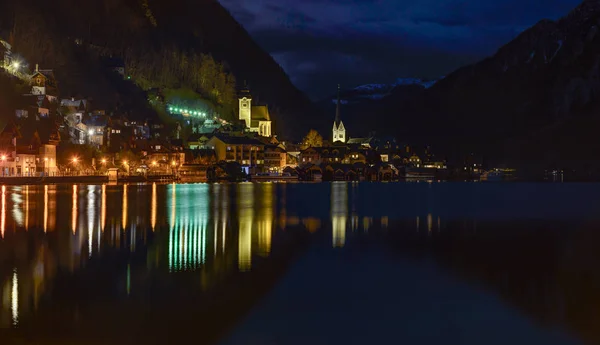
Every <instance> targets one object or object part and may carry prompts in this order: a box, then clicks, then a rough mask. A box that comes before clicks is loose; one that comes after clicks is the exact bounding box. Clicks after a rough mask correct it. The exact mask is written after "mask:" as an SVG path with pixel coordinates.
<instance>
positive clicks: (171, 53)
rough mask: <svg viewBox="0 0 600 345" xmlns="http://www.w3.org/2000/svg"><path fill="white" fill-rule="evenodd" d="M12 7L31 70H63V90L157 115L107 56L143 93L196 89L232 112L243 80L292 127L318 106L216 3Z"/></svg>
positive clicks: (13, 25) (131, 1)
mask: <svg viewBox="0 0 600 345" xmlns="http://www.w3.org/2000/svg"><path fill="white" fill-rule="evenodd" d="M6 7H7V9H6V11H4V10H3V12H2V13H0V32H5V33H6V35H7V36H9V37H8V39H9V41H10V43H11V44H13V48H14V50H15V51H17V52H19V53H20V54H22V55H23V57H24V59H25V60H27V61H28V62H29V64H30V66H29V67H30V69H33V64H35V63H39V64H40V66H44V68H54V70H55V73H56V76H57V78H58V81H59V86H60V89H61V92H62V93H63V96H67V97H68V96H91V97H93V98H94V99H95V100H96V101H97V102H100V103H106V104H101V105H102V106H105V107H121V108H123V109H125V110H127V111H128V112H134V113H135V112H141V113H146V112H147V111H151V110H150V109H148V108H147V107H146V108H144V105H143V103H144V102H145V99H142V100H140V99H139V98H140V97H142V98H145V96H142V94H143V93H141V94H140V93H138V92H137V91H135V90H133V89H130V88H128V87H127V86H124V85H115V80H114V78H112V76H111V75H110V74H107V73H106V68H105V67H106V66H104V65H103V64H102V63H101V60H100V59H99V56H103V57H109V56H112V57H118V58H121V59H123V60H124V61H125V62H126V65H127V68H128V71H127V72H126V73H127V74H132V75H133V77H134V78H133V79H134V80H136V81H140V82H139V83H138V85H140V86H142V88H143V89H150V88H164V87H169V88H177V87H187V88H192V89H195V90H196V91H197V92H199V93H200V94H202V95H203V96H204V97H206V98H208V99H210V100H211V101H213V103H215V104H216V105H217V106H218V107H219V109H220V111H221V112H224V113H226V117H227V116H229V117H233V114H235V112H236V110H237V109H235V107H236V106H237V102H236V100H235V97H236V94H235V88H236V83H237V86H238V87H239V86H241V85H242V84H243V83H244V81H245V82H247V84H248V85H249V86H250V87H251V89H252V91H253V95H254V97H255V100H256V101H257V102H260V103H265V104H269V106H270V107H271V109H272V112H273V114H272V115H273V116H272V117H273V118H274V120H275V123H276V126H277V129H278V130H279V131H283V132H284V133H286V132H289V128H290V127H292V126H293V123H292V121H293V119H294V118H296V116H294V115H295V114H296V112H301V111H303V110H304V109H303V108H305V107H307V106H308V105H309V101H308V99H307V98H306V97H305V96H304V95H303V94H302V93H301V92H300V91H298V90H297V89H296V88H295V87H294V86H293V85H292V84H291V82H290V81H289V79H288V77H287V75H286V74H285V72H284V71H283V70H282V69H281V68H280V66H278V65H277V63H276V62H275V61H274V60H273V59H272V58H271V56H270V55H268V54H267V53H266V52H264V51H263V50H262V49H261V48H260V47H259V46H258V45H257V44H256V43H255V42H254V41H253V40H252V39H251V38H250V36H249V35H248V33H247V32H246V31H245V30H244V29H243V28H242V27H241V26H240V25H239V24H238V23H237V22H236V21H235V20H234V19H233V17H232V16H231V15H230V14H229V13H228V12H227V11H226V10H225V9H224V8H223V7H222V6H221V5H220V4H219V3H218V1H217V0H196V1H194V0H168V1H167V0H105V1H78V0H56V1H51V2H48V1H41V0H22V1H19V2H11V3H10V4H7V6H6ZM76 42H77V43H78V44H76ZM205 55H206V56H212V58H214V63H212V62H211V64H212V65H213V68H211V69H209V70H207V69H203V68H200V67H202V66H205V65H206V64H203V63H204V62H206V61H205V59H204V56H205ZM205 70H206V71H208V72H207V73H209V75H207V74H206V73H204V71H205ZM203 73H204V74H203ZM215 74H218V75H220V74H222V75H223V77H219V76H218V75H217V76H215ZM192 78H193V80H192ZM206 80H211V83H209V84H207V82H206ZM117 84H121V83H119V82H117ZM140 116H143V115H140Z"/></svg>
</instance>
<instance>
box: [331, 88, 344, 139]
mask: <svg viewBox="0 0 600 345" xmlns="http://www.w3.org/2000/svg"><path fill="white" fill-rule="evenodd" d="M333 142H334V143H335V142H342V143H345V142H346V127H344V123H343V122H342V120H341V119H340V85H338V97H337V106H336V108H335V120H334V121H333Z"/></svg>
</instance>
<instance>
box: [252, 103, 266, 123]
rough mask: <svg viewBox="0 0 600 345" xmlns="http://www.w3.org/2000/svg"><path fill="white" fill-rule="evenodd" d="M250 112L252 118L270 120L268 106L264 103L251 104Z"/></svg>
mask: <svg viewBox="0 0 600 345" xmlns="http://www.w3.org/2000/svg"><path fill="white" fill-rule="evenodd" d="M251 114H252V120H259V121H261V120H262V121H271V116H270V115H269V107H267V106H266V105H253V106H252V113H251Z"/></svg>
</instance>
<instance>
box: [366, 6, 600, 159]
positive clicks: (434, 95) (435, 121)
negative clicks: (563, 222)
mask: <svg viewBox="0 0 600 345" xmlns="http://www.w3.org/2000/svg"><path fill="white" fill-rule="evenodd" d="M599 26H600V1H599V0H586V1H584V2H583V3H582V4H581V5H580V6H578V7H577V8H575V9H574V10H573V11H572V12H571V13H569V14H568V15H567V16H565V17H564V18H562V19H560V20H558V21H550V20H542V21H540V22H539V23H537V24H536V25H534V26H533V27H531V28H529V29H527V30H525V31H524V32H523V33H521V34H520V35H519V36H518V37H516V38H515V39H514V40H513V41H511V42H510V43H508V44H506V45H505V46H503V47H501V48H500V49H499V50H498V52H497V53H496V54H495V55H494V56H492V57H490V58H487V59H485V60H483V61H481V62H479V63H476V64H473V65H470V66H466V67H463V68H460V69H458V70H457V71H455V72H453V73H451V74H449V75H448V76H446V77H445V78H444V79H443V80H441V81H439V82H438V83H437V84H436V85H435V86H433V87H432V88H431V89H428V90H426V91H424V92H422V93H421V94H419V95H414V97H411V98H410V99H409V100H405V99H402V98H403V97H404V96H403V95H390V96H389V97H387V98H385V99H384V100H382V103H383V104H382V111H381V113H380V118H379V120H378V121H381V122H384V123H388V125H389V126H390V127H392V126H391V124H394V126H393V127H395V128H397V129H398V130H397V131H396V134H397V135H398V136H399V137H407V138H412V139H414V140H421V141H427V142H429V143H436V144H437V146H438V147H442V148H444V149H445V150H446V151H448V152H455V153H456V152H462V153H464V152H467V151H470V150H475V151H478V152H485V153H486V154H488V155H489V156H490V157H492V158H493V161H494V162H495V163H498V164H499V163H508V164H517V165H522V166H532V165H535V166H536V167H535V168H536V169H537V168H541V167H546V166H547V167H550V166H557V167H559V166H570V167H572V168H582V167H586V166H587V167H588V168H589V167H592V166H598V163H596V161H597V160H596V159H595V158H594V156H595V155H596V156H597V153H598V152H599V150H600V146H599V145H597V144H593V145H592V146H590V145H587V144H586V145H579V142H581V141H583V140H585V141H586V143H587V142H594V140H587V139H586V138H584V137H583V136H584V135H586V134H591V133H589V132H590V130H589V128H588V127H589V126H591V125H595V124H596V123H598V122H599V121H598V119H597V116H598V115H597V114H598V108H599V107H598V106H599V102H598V96H599V92H600V34H599ZM596 128H597V127H596ZM586 129H587V130H586ZM580 130H581V131H580ZM580 132H581V136H580V135H579V133H580ZM594 135H595V134H594ZM596 141H597V140H596ZM532 163H535V164H532Z"/></svg>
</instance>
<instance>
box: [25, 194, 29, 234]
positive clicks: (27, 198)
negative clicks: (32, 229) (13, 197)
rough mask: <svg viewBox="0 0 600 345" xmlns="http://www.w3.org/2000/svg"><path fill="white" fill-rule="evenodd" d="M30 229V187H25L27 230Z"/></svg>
mask: <svg viewBox="0 0 600 345" xmlns="http://www.w3.org/2000/svg"><path fill="white" fill-rule="evenodd" d="M28 229H29V185H26V186H25V230H28Z"/></svg>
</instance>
